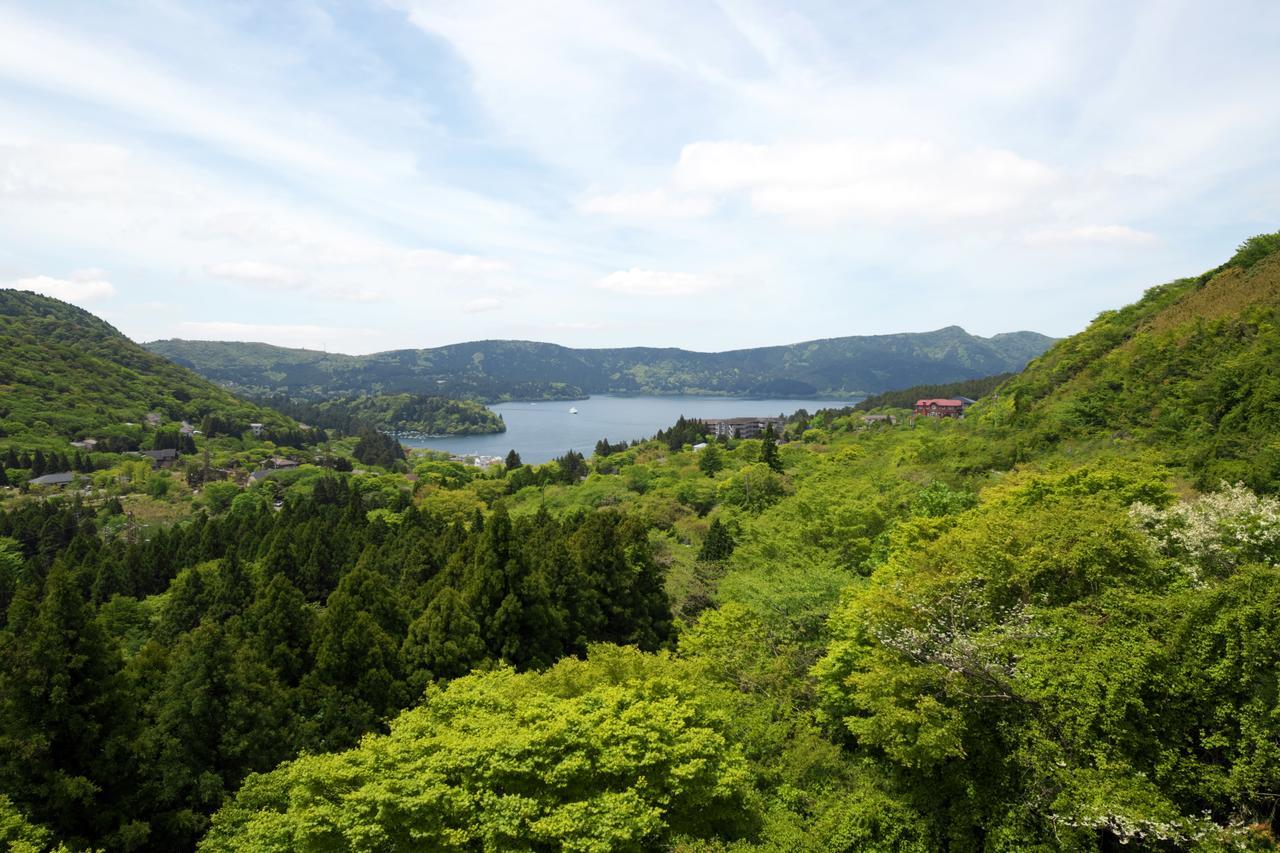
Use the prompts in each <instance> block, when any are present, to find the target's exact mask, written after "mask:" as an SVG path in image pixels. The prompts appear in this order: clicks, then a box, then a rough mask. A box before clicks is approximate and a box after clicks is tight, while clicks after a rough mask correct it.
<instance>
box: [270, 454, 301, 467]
mask: <svg viewBox="0 0 1280 853" xmlns="http://www.w3.org/2000/svg"><path fill="white" fill-rule="evenodd" d="M271 467H272V468H297V467H298V463H297V462H295V461H294V460H292V459H286V458H285V457H283V456H273V457H272V458H271Z"/></svg>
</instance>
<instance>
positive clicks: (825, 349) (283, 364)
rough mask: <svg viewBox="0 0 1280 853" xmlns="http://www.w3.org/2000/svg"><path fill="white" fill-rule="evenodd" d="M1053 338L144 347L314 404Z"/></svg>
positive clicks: (565, 387)
mask: <svg viewBox="0 0 1280 853" xmlns="http://www.w3.org/2000/svg"><path fill="white" fill-rule="evenodd" d="M1053 341H1054V339H1053V338H1049V337H1048V336H1045V335H1041V334H1039V333H1037V332H1029V331H1017V332H1005V333H1000V334H997V335H993V336H991V337H981V336H977V335H971V334H969V333H968V332H966V331H965V330H964V329H963V328H961V327H960V326H954V325H953V326H946V327H943V328H941V329H936V330H933V331H930V332H898V333H888V334H883V335H860V336H846V337H837V338H818V339H813V340H809V341H801V342H798V343H793V344H779V345H773V346H768V347H749V348H741V349H734V350H724V351H718V352H699V351H695V350H687V349H682V348H679V347H590V348H575V347H566V346H563V345H561V344H553V343H545V342H541V341H518V340H504V339H487V340H481V341H469V342H464V343H458V344H447V345H444V346H440V347H431V348H424V349H401V350H388V351H384V352H379V353H371V354H368V355H360V356H352V355H345V354H341V353H327V352H321V351H318V350H308V349H301V348H289V347H277V346H275V345H272V344H266V343H261V342H239V341H192V340H183V339H168V340H160V341H151V342H148V343H145V344H143V346H144V347H145V348H147V349H148V350H149V351H151V352H155V353H158V354H160V355H163V356H165V357H167V358H169V359H171V360H173V361H175V362H177V363H178V364H181V365H183V366H186V367H189V368H191V369H193V370H196V371H197V372H198V373H200V374H201V375H203V376H205V377H207V378H209V379H212V380H214V381H216V382H220V383H224V384H227V385H229V386H231V387H240V388H244V389H247V390H248V391H249V392H250V393H255V394H262V393H279V392H282V391H284V392H288V393H292V394H295V395H297V396H301V397H309V398H318V397H325V396H333V395H338V394H352V393H375V392H378V393H400V392H411V393H423V392H426V391H429V392H430V393H436V394H446V395H450V396H460V397H474V398H480V399H486V400H500V399H539V398H541V399H571V398H575V397H581V396H584V395H587V394H593V393H624V394H626V393H632V394H634V393H648V394H664V395H677V394H723V395H727V396H747V395H751V394H796V395H849V394H864V393H873V392H878V391H884V390H889V389H890V388H893V387H905V386H908V385H914V384H922V383H927V382H944V381H957V380H962V379H972V378H978V377H980V376H987V375H991V374H995V373H1004V372H1008V371H1011V370H1018V369H1021V368H1022V367H1023V366H1024V365H1025V364H1026V362H1027V361H1029V360H1030V359H1031V358H1033V357H1035V356H1036V355H1039V354H1040V353H1041V352H1043V351H1044V350H1045V349H1047V348H1048V347H1049V346H1050V345H1051V344H1052V343H1053Z"/></svg>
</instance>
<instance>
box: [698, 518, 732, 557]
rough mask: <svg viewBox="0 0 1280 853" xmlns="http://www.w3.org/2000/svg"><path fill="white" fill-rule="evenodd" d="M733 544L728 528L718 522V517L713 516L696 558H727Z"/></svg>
mask: <svg viewBox="0 0 1280 853" xmlns="http://www.w3.org/2000/svg"><path fill="white" fill-rule="evenodd" d="M735 544H737V543H735V542H734V541H733V535H732V534H730V533H729V529H728V528H727V527H725V526H724V525H723V524H721V523H720V519H718V518H713V519H712V520H711V526H710V527H708V528H707V536H706V538H705V539H703V540H702V550H701V551H699V552H698V559H699V560H727V559H729V555H731V554H732V553H733V547H734V545H735Z"/></svg>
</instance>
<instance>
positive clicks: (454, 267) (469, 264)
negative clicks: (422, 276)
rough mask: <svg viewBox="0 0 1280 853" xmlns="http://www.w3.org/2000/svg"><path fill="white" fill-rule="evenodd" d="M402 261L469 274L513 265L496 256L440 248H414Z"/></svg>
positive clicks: (443, 270)
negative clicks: (464, 253)
mask: <svg viewBox="0 0 1280 853" xmlns="http://www.w3.org/2000/svg"><path fill="white" fill-rule="evenodd" d="M401 263H402V264H403V265H404V266H406V267H409V268H411V269H425V270H435V271H437V272H452V273H463V274H468V275H483V274H486V273H498V272H506V271H507V270H509V269H511V265H510V264H508V263H507V262H506V261H500V260H497V259H495V258H482V257H479V256H477V255H457V254H454V253H452V252H442V251H440V250H438V249H414V250H412V251H408V252H405V253H404V254H403V256H402V258H401Z"/></svg>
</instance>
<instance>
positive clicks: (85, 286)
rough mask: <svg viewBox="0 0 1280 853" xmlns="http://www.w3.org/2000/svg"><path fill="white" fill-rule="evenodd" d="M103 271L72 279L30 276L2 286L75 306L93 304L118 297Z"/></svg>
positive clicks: (89, 271) (93, 271) (87, 273)
mask: <svg viewBox="0 0 1280 853" xmlns="http://www.w3.org/2000/svg"><path fill="white" fill-rule="evenodd" d="M102 275H103V273H102V271H101V270H85V271H83V272H80V273H78V274H72V276H71V277H70V278H54V277H52V276H47V275H37V276H30V277H28V278H20V279H16V280H14V281H10V282H5V283H3V284H0V287H4V288H7V289H11V290H30V291H34V292H35V293H42V294H44V295H45V296H52V297H53V298H54V299H61V300H62V301H63V302H71V303H74V304H77V305H79V304H82V303H85V304H92V303H96V302H99V301H101V300H103V299H109V298H110V297H112V296H115V295H116V288H115V285H113V284H112V283H111V282H109V281H107V280H106V279H104V278H102Z"/></svg>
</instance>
